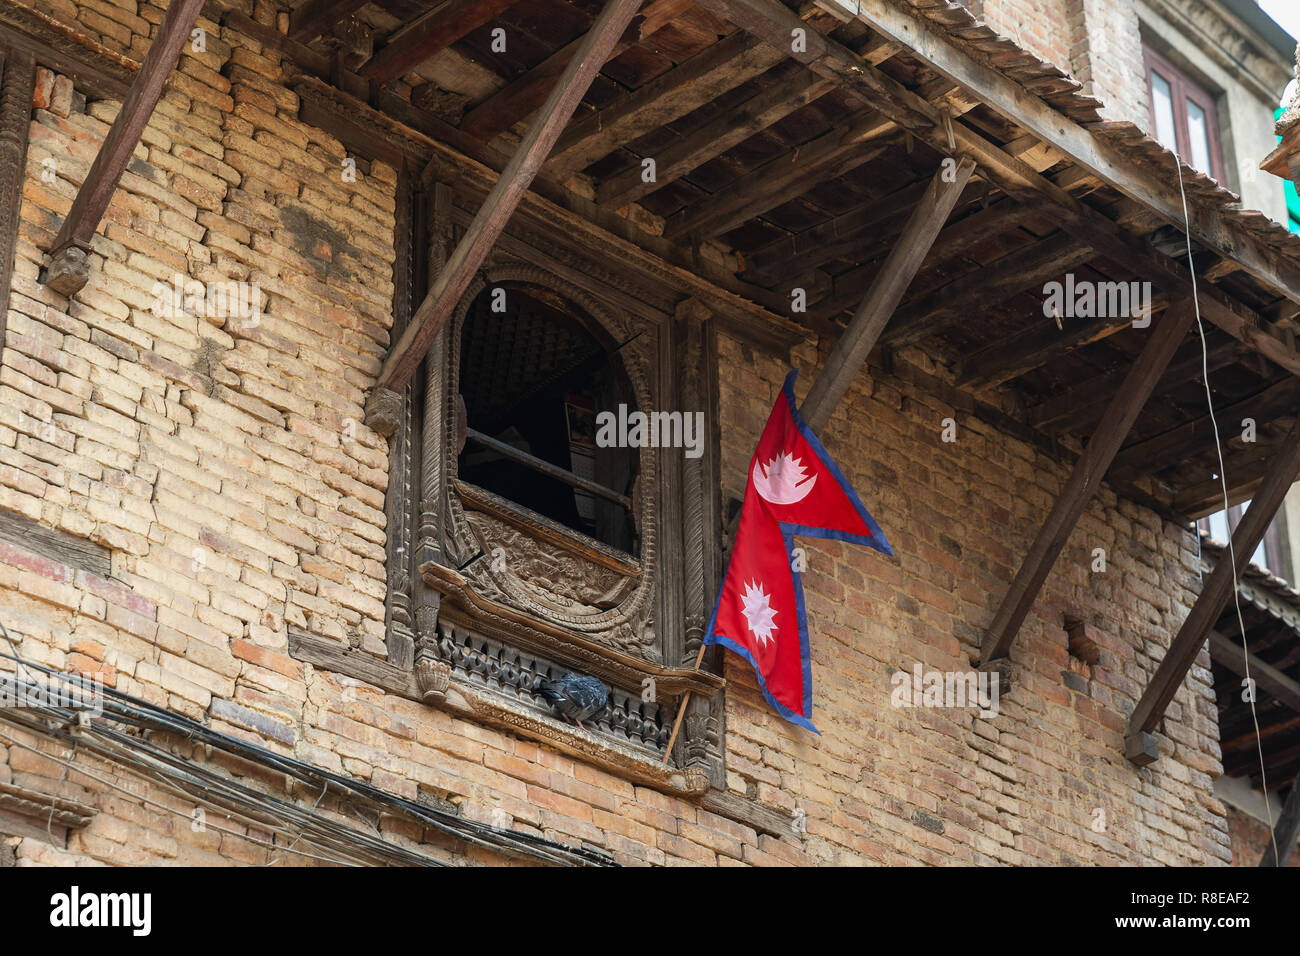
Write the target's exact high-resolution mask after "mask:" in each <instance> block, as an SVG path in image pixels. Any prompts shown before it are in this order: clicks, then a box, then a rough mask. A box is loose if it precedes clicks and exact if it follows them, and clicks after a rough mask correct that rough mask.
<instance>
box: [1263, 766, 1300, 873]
mask: <svg viewBox="0 0 1300 956" xmlns="http://www.w3.org/2000/svg"><path fill="white" fill-rule="evenodd" d="M1296 840H1300V774H1296V778H1295V780H1293V781H1291V791H1290V792H1289V793H1288V794H1287V797H1286V802H1285V803H1283V804H1282V813H1281V815H1279V816H1278V818H1277V823H1276V825H1274V827H1273V838H1272V839H1271V840H1269V842H1268V846H1267V847H1265V848H1264V853H1263V855H1262V856H1261V857H1260V858H1259V865H1260V866H1286V864H1287V861H1288V860H1290V859H1291V854H1292V853H1294V852H1295V845H1296Z"/></svg>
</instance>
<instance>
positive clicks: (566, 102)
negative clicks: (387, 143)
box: [366, 0, 641, 435]
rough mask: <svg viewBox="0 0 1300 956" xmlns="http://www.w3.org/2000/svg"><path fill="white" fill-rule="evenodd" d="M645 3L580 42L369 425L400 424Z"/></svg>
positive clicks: (461, 248)
mask: <svg viewBox="0 0 1300 956" xmlns="http://www.w3.org/2000/svg"><path fill="white" fill-rule="evenodd" d="M640 2H641V0H608V3H606V5H605V9H604V10H603V11H601V14H600V17H599V18H598V19H597V20H596V22H595V23H594V24H593V25H592V28H591V29H590V30H589V31H588V32H587V36H586V38H585V39H584V40H583V45H582V49H580V50H578V52H577V53H576V54H575V55H574V57H573V59H572V60H571V61H570V62H569V64H568V66H567V67H565V70H564V73H563V75H562V76H561V77H560V79H559V81H558V82H557V83H556V84H555V88H554V89H553V90H552V91H551V95H550V97H549V98H548V99H547V101H546V103H545V104H544V105H543V106H542V109H541V111H540V113H539V114H538V115H537V117H536V119H534V121H533V125H532V126H531V127H530V128H529V130H528V134H527V135H526V136H525V137H524V139H523V140H522V142H520V144H519V148H518V149H517V150H516V151H515V154H514V156H513V157H512V158H511V160H510V164H509V165H508V166H506V168H505V170H504V171H503V172H502V173H501V176H500V177H499V178H498V179H497V181H496V184H495V185H494V186H493V187H492V191H491V192H490V193H488V196H487V198H486V199H485V200H484V201H483V205H482V207H480V208H479V211H478V214H477V215H475V217H474V221H473V222H472V223H470V226H469V229H468V230H467V231H466V233H465V235H464V237H463V238H462V239H461V241H460V243H459V244H458V245H457V246H456V251H455V252H453V253H452V254H451V257H450V258H449V259H448V260H447V265H446V268H444V269H443V270H442V271H441V272H439V273H438V278H437V280H436V281H435V282H434V284H433V288H431V289H430V290H429V294H428V295H427V296H425V298H424V301H423V302H421V303H420V307H419V309H417V310H416V313H415V315H414V316H413V317H412V318H411V324H410V326H409V327H408V328H407V330H406V331H405V332H404V333H402V337H401V338H400V339H398V341H397V343H396V344H395V345H394V346H393V348H392V350H391V351H390V352H389V354H388V358H387V360H385V362H384V365H383V368H382V369H380V372H379V380H378V382H377V383H376V385H375V390H374V392H373V393H372V394H371V396H370V400H369V402H368V403H367V405H366V424H367V425H369V426H370V427H371V428H373V429H374V430H375V431H377V432H379V433H380V434H381V435H391V434H392V433H393V430H394V429H395V428H396V427H397V414H396V413H397V410H398V409H399V408H400V406H401V392H402V389H403V388H405V387H406V383H407V382H408V381H410V379H411V376H412V375H413V374H414V373H415V370H416V369H417V368H419V366H420V362H422V361H423V360H424V355H425V353H426V352H427V351H428V350H429V346H430V345H431V344H432V343H433V340H434V338H436V337H437V335H438V333H439V332H440V331H442V327H443V325H445V324H446V322H447V319H448V318H449V317H450V315H451V313H452V310H453V309H454V308H455V307H456V303H457V302H459V301H460V297H461V296H462V295H464V294H465V290H466V289H467V288H469V284H470V281H471V280H472V279H473V277H474V273H475V272H476V271H478V268H479V266H481V265H482V264H483V260H484V259H485V258H487V254H488V251H489V250H490V249H491V248H492V246H493V245H494V244H495V243H496V240H497V237H499V236H500V235H501V231H502V230H503V229H505V226H506V223H507V222H508V221H509V219H510V216H511V215H512V214H513V213H514V211H515V207H516V206H518V205H519V201H520V200H521V199H522V198H523V196H524V193H526V192H527V191H528V186H529V184H530V183H531V182H532V181H533V177H535V176H536V175H537V172H538V170H539V169H540V168H541V166H542V163H543V162H544V161H545V160H546V157H547V155H548V154H549V153H550V151H551V147H552V146H554V145H555V141H556V139H558V138H559V135H560V133H561V131H562V130H563V129H564V126H565V124H566V123H567V122H568V121H569V117H571V116H572V115H573V111H574V110H575V109H576V108H577V106H578V103H579V102H580V101H581V100H582V97H583V96H584V95H585V94H586V92H587V88H588V87H589V86H590V85H591V81H592V80H593V79H595V77H596V74H597V73H598V72H599V71H600V69H601V67H602V66H603V65H604V63H605V60H606V58H607V57H608V56H609V51H610V50H611V49H613V47H614V44H615V43H617V42H618V38H619V37H620V36H621V35H622V33H623V31H624V30H625V29H626V28H627V26H628V24H629V23H631V21H632V17H633V16H634V15H635V14H636V10H637V7H638V6H639V5H640Z"/></svg>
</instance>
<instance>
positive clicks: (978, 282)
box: [885, 233, 1093, 345]
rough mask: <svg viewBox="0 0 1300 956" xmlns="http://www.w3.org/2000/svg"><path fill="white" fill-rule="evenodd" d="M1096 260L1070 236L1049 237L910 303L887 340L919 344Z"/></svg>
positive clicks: (1061, 234) (1090, 251) (886, 337)
mask: <svg viewBox="0 0 1300 956" xmlns="http://www.w3.org/2000/svg"><path fill="white" fill-rule="evenodd" d="M1092 256H1093V252H1092V250H1091V249H1089V248H1088V247H1087V246H1085V245H1083V244H1082V243H1080V242H1079V240H1078V239H1077V238H1076V237H1074V236H1072V235H1070V234H1069V233H1057V234H1056V235H1054V236H1049V237H1048V238H1046V239H1042V240H1040V241H1039V242H1037V243H1035V244H1033V245H1031V246H1029V247H1028V248H1027V249H1021V250H1017V251H1015V252H1012V253H1008V254H1007V255H1005V256H1003V257H1002V258H1001V259H998V260H997V261H995V262H993V263H991V264H989V265H987V266H985V267H984V268H981V269H976V270H975V271H974V272H971V273H968V274H967V275H964V276H961V277H960V278H957V279H954V280H953V281H952V282H949V283H948V284H947V285H944V286H941V287H939V288H938V289H934V290H933V291H931V292H928V293H926V294H925V295H923V296H922V297H921V298H919V299H917V300H916V301H915V302H909V303H908V304H907V305H905V306H904V307H903V309H902V310H901V311H900V312H899V315H898V319H897V320H896V321H895V323H894V325H893V326H892V327H891V328H890V329H889V331H888V332H887V333H886V335H885V340H886V341H887V342H888V343H889V344H890V345H905V344H911V343H913V342H916V341H917V340H919V339H922V338H924V337H925V336H927V335H930V334H931V333H933V332H936V331H938V330H940V329H942V328H943V327H944V326H946V325H947V324H948V323H950V322H954V321H956V320H957V319H959V318H961V317H962V316H966V315H970V314H971V313H972V310H977V309H979V308H981V307H987V306H993V305H998V304H1000V303H1002V302H1005V301H1006V300H1007V299H1010V298H1011V297H1012V296H1014V295H1017V294H1018V293H1020V292H1024V291H1025V290H1026V289H1032V288H1034V287H1035V286H1041V285H1042V284H1043V283H1044V282H1046V281H1047V280H1049V279H1053V278H1056V277H1058V276H1060V275H1061V274H1062V273H1063V272H1066V271H1068V270H1069V269H1071V268H1072V267H1074V266H1077V265H1079V264H1080V263H1083V262H1086V261H1088V260H1089V259H1091V258H1092ZM1044 321H1047V322H1050V321H1051V320H1050V319H1046V320H1044Z"/></svg>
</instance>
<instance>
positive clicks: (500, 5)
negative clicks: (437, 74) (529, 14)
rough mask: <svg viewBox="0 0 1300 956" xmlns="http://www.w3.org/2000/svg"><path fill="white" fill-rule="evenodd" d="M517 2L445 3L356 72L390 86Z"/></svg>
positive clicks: (447, 0)
mask: <svg viewBox="0 0 1300 956" xmlns="http://www.w3.org/2000/svg"><path fill="white" fill-rule="evenodd" d="M517 2H519V0H444V2H443V3H441V4H439V5H438V6H436V7H434V8H433V9H432V10H430V11H429V12H428V13H426V14H424V15H423V16H422V17H420V18H418V19H417V20H415V21H414V22H413V23H410V24H408V25H407V26H404V27H402V28H401V29H399V30H398V31H397V32H396V33H394V34H393V35H392V36H391V37H390V38H389V40H388V43H386V44H385V45H384V47H383V48H382V49H380V50H379V51H378V52H377V53H375V55H374V56H372V57H371V58H370V59H369V60H367V61H366V62H365V63H363V64H362V65H361V67H360V69H359V70H358V71H357V72H359V73H360V74H361V75H362V76H364V77H366V78H367V79H371V80H376V81H378V82H380V83H390V82H392V81H393V80H395V79H397V78H398V77H399V76H403V75H405V74H407V73H409V72H410V71H411V70H413V69H415V67H417V66H419V65H420V64H421V63H423V62H424V61H425V60H427V59H429V57H431V56H434V55H436V54H438V53H440V52H441V51H443V50H445V49H446V48H447V47H449V46H451V45H452V44H453V43H455V42H456V41H457V40H459V39H460V38H461V37H463V36H465V35H466V34H468V33H471V32H473V31H474V30H477V29H478V28H479V27H481V26H483V24H485V23H487V22H488V21H489V20H491V19H492V18H493V17H495V16H497V14H499V13H502V12H503V11H505V10H506V9H507V8H509V7H511V6H513V5H514V4H516V3H517Z"/></svg>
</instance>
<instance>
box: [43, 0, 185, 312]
mask: <svg viewBox="0 0 1300 956" xmlns="http://www.w3.org/2000/svg"><path fill="white" fill-rule="evenodd" d="M202 9H203V0H171V3H170V4H169V5H168V7H167V12H166V13H165V14H163V20H162V24H161V25H160V26H159V27H158V35H157V36H155V37H154V40H153V43H151V44H150V45H149V52H148V53H147V54H145V58H144V63H142V64H141V65H140V72H139V73H138V74H136V77H135V81H134V82H133V83H132V84H131V89H130V90H128V91H127V94H126V99H125V100H124V101H123V102H122V108H121V110H120V111H119V112H118V114H117V119H116V120H114V121H113V127H112V129H110V130H109V131H108V136H106V137H105V138H104V144H103V145H102V146H101V147H100V149H99V153H98V154H96V156H95V161H94V162H93V163H92V164H91V166H90V172H88V173H87V174H86V180H85V182H83V183H82V184H81V189H80V190H78V191H77V198H76V199H74V200H73V202H72V208H71V209H70V210H69V211H68V215H67V217H66V218H65V219H64V220H63V228H61V229H60V230H59V235H58V237H57V238H56V239H55V240H54V244H53V245H52V246H50V250H49V252H50V265H49V268H48V269H47V270H46V273H45V283H46V285H48V286H49V287H50V288H51V289H53V290H54V291H55V292H58V293H59V294H61V295H67V296H71V295H76V293H77V292H79V291H80V290H81V288H82V287H83V286H84V285H85V284H86V280H87V279H88V278H89V272H88V270H87V266H86V263H87V253H88V252H89V250H90V240H91V239H92V238H94V235H95V230H97V229H98V228H99V223H100V220H101V219H103V218H104V213H105V212H106V211H107V210H108V204H109V202H111V201H112V199H113V193H114V192H115V191H116V190H117V184H118V183H119V182H120V181H121V179H122V173H124V172H125V171H126V164H127V163H128V162H130V161H131V154H132V153H134V152H135V148H136V146H137V145H138V144H139V142H140V135H141V134H142V133H143V132H144V128H145V127H146V126H147V125H149V118H150V117H151V116H153V111H154V108H155V107H156V106H157V105H158V100H160V99H161V98H162V94H163V89H164V88H165V87H166V85H167V78H168V77H169V76H170V75H171V72H172V70H173V69H174V68H175V66H176V61H177V60H179V59H180V55H181V47H182V46H184V45H185V42H186V41H187V40H189V38H190V31H191V30H192V29H193V28H194V21H195V20H197V19H198V17H199V11H200V10H202Z"/></svg>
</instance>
